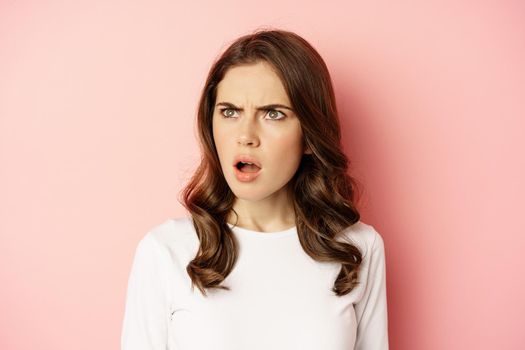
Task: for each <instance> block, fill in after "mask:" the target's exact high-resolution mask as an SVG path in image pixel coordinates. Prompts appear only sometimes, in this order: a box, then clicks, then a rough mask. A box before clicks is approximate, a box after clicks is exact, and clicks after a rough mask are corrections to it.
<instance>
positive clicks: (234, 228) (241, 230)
mask: <svg viewBox="0 0 525 350" xmlns="http://www.w3.org/2000/svg"><path fill="white" fill-rule="evenodd" d="M227 224H228V226H229V227H230V229H231V230H232V231H233V232H235V233H241V234H242V236H250V237H258V238H271V237H284V236H290V235H293V234H295V233H297V226H292V227H290V228H287V229H285V230H281V231H273V232H263V231H255V230H250V229H247V228H244V227H240V226H234V225H233V224H230V223H229V222H228V223H227Z"/></svg>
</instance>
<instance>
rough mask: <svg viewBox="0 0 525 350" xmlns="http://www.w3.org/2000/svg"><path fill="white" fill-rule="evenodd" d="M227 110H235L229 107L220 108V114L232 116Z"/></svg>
mask: <svg viewBox="0 0 525 350" xmlns="http://www.w3.org/2000/svg"><path fill="white" fill-rule="evenodd" d="M224 112H226V113H224ZM229 112H235V109H231V108H222V109H221V114H222V116H223V117H225V118H231V117H232V114H231V113H229Z"/></svg>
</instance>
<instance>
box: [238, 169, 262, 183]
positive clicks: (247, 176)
mask: <svg viewBox="0 0 525 350" xmlns="http://www.w3.org/2000/svg"><path fill="white" fill-rule="evenodd" d="M233 171H234V172H235V177H236V178H237V180H239V181H241V182H250V181H253V180H255V178H256V177H257V176H259V174H260V173H261V169H259V170H258V171H257V172H255V173H243V172H242V171H240V170H239V169H237V167H236V166H234V167H233Z"/></svg>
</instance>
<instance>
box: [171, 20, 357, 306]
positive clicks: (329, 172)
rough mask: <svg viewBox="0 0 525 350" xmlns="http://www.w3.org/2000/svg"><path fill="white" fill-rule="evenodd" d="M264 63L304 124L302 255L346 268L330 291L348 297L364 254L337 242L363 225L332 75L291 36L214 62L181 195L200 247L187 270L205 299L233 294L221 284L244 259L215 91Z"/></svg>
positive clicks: (253, 41) (249, 44)
mask: <svg viewBox="0 0 525 350" xmlns="http://www.w3.org/2000/svg"><path fill="white" fill-rule="evenodd" d="M260 61H265V62H267V63H269V64H271V65H272V66H273V68H274V69H275V71H276V73H277V74H278V75H279V77H280V78H281V81H282V83H283V85H284V87H285V91H286V92H287V94H288V96H289V99H290V101H291V104H292V108H293V109H294V110H295V111H296V114H297V116H298V118H299V120H300V123H301V127H302V130H303V137H304V141H305V144H306V145H307V146H308V148H309V149H310V150H311V151H312V154H303V158H302V159H301V162H300V164H299V168H298V170H297V172H296V173H295V174H294V176H293V177H292V179H291V180H290V183H289V184H288V185H289V186H291V187H290V188H291V190H293V196H292V197H293V198H294V203H293V205H294V210H295V222H296V226H297V232H298V237H299V240H300V243H301V246H302V248H303V249H304V251H305V252H306V253H307V254H308V255H309V256H310V257H312V259H314V260H316V261H319V262H332V263H334V262H335V263H341V270H340V272H339V274H338V276H337V278H336V280H335V281H334V285H333V288H332V291H333V292H334V293H335V294H336V295H337V296H342V295H345V294H347V293H349V292H350V291H351V290H352V289H353V288H354V287H355V285H356V284H357V283H358V282H357V276H358V268H359V266H360V264H361V261H362V254H361V252H360V251H359V249H358V248H357V247H356V246H355V245H353V244H352V243H351V242H349V241H347V242H348V243H345V242H341V241H339V240H336V236H338V233H340V232H341V231H343V230H344V229H345V228H347V227H348V226H351V225H353V224H354V223H356V222H357V221H359V218H360V214H359V212H358V210H357V208H356V205H355V202H356V195H357V181H356V180H355V179H353V178H352V177H350V176H349V175H348V174H347V170H348V165H349V161H348V159H347V157H346V156H345V154H344V153H343V151H342V147H341V131H340V124H339V117H338V113H337V108H336V103H335V102H336V101H335V96H334V91H333V87H332V82H331V78H330V74H329V72H328V68H327V67H326V64H325V63H324V61H323V59H322V58H321V56H320V55H319V53H318V52H317V51H316V50H315V49H314V48H313V47H312V45H310V44H309V43H308V42H307V41H306V40H305V39H303V38H302V37H300V36H299V35H297V34H295V33H293V32H290V31H285V30H277V29H257V30H256V31H254V32H253V33H251V34H247V35H244V36H241V37H239V38H238V39H236V40H235V41H234V42H233V43H232V44H231V45H230V46H229V47H228V48H227V49H226V50H225V51H224V52H223V53H222V55H220V56H219V57H218V59H216V60H215V62H214V63H213V64H212V67H211V69H210V71H209V74H208V77H207V79H206V83H205V85H204V88H203V90H202V94H201V97H200V101H199V105H198V110H197V126H198V135H199V139H200V147H201V162H200V164H199V166H198V167H197V169H196V171H195V173H194V174H193V176H192V177H191V179H190V181H189V183H188V184H187V185H186V187H185V188H184V189H183V190H182V202H181V204H183V205H184V207H185V208H186V209H187V210H188V211H189V213H190V214H191V218H192V222H193V225H194V227H195V230H196V233H197V236H198V238H199V241H200V244H199V249H198V251H197V254H196V256H195V257H194V259H193V260H191V261H190V262H189V264H188V265H187V267H186V270H187V272H188V275H189V276H190V278H191V280H192V289H193V288H194V285H196V286H197V287H198V288H199V290H200V291H201V292H202V294H203V295H205V296H206V289H207V288H220V289H225V290H230V287H228V286H224V285H221V282H223V281H224V279H225V278H226V277H227V276H228V275H229V274H230V272H231V271H232V269H233V268H234V266H235V263H236V260H237V257H238V250H237V248H238V243H237V241H236V239H235V236H234V235H233V233H232V232H231V230H230V227H229V226H228V222H227V217H228V214H229V213H230V212H231V211H232V210H233V202H234V199H235V196H234V194H233V192H232V191H231V189H230V188H229V186H228V184H227V182H226V180H225V178H224V175H223V173H222V170H221V166H220V162H219V158H218V155H217V150H216V148H215V143H214V139H213V134H212V116H213V111H214V105H215V98H216V93H217V85H218V84H219V82H220V81H221V80H222V79H223V77H224V75H225V73H226V71H227V70H228V69H230V68H232V67H234V66H237V65H245V64H254V63H257V62H260ZM235 214H237V213H235Z"/></svg>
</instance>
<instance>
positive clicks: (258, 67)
mask: <svg viewBox="0 0 525 350" xmlns="http://www.w3.org/2000/svg"><path fill="white" fill-rule="evenodd" d="M276 104H279V105H282V106H281V107H276V106H273V107H264V106H268V105H276ZM286 107H288V108H286ZM291 108H292V106H291V103H290V100H289V99H288V96H287V94H286V92H285V90H284V86H283V85H282V83H281V81H280V79H279V77H278V76H277V74H276V73H275V72H274V71H273V70H272V69H271V66H270V65H269V64H268V63H266V62H258V63H255V64H250V65H242V66H235V67H232V68H230V69H229V70H228V71H227V72H226V74H225V76H224V78H223V79H222V80H221V82H220V83H219V85H218V86H217V98H216V103H215V107H214V112H213V137H214V140H215V146H216V148H217V152H218V155H219V160H220V162H221V168H222V171H223V173H224V177H225V179H226V181H227V183H228V185H229V186H230V188H231V190H232V192H233V193H234V194H235V196H236V197H237V198H241V199H244V200H248V201H260V200H263V199H266V198H269V197H271V196H277V195H279V194H282V191H286V185H287V184H288V182H289V180H290V179H291V178H292V177H293V175H294V174H295V172H296V171H297V168H298V166H299V163H300V161H301V157H302V155H303V153H305V152H304V142H303V135H302V130H301V124H300V122H299V119H298V117H297V116H296V115H295V113H294V112H293V111H292V110H291ZM265 109H267V110H265ZM239 155H248V156H251V157H253V158H254V159H255V160H256V161H257V162H259V164H260V170H258V175H257V176H256V177H255V178H254V179H253V180H251V181H243V180H242V178H243V176H247V174H246V173H243V172H239V171H238V170H236V167H235V166H234V163H235V159H236V157H237V156H239ZM244 170H246V171H247V169H244ZM256 170H257V169H256ZM236 172H237V173H238V175H239V177H238V176H236Z"/></svg>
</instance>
